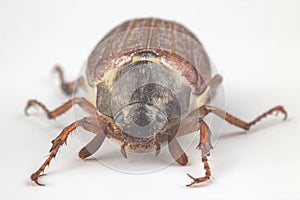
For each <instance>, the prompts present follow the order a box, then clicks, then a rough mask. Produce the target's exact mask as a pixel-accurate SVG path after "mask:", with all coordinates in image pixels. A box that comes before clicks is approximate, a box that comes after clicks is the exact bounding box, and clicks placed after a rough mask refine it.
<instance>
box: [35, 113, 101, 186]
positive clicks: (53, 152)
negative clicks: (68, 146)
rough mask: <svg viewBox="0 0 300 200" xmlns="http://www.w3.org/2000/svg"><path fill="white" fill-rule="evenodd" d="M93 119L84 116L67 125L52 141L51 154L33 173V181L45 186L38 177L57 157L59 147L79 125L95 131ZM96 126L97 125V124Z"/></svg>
mask: <svg viewBox="0 0 300 200" xmlns="http://www.w3.org/2000/svg"><path fill="white" fill-rule="evenodd" d="M92 121H94V120H93V119H91V118H84V119H81V120H78V121H75V122H73V123H72V124H70V125H69V126H67V127H65V128H64V129H63V130H62V132H61V133H60V134H59V135H58V136H57V137H56V138H55V139H54V140H53V141H52V147H51V148H50V151H49V152H50V155H49V156H48V158H47V159H46V161H45V162H44V163H43V164H42V165H41V167H40V168H39V169H38V170H37V171H36V172H35V173H33V174H32V175H31V176H30V178H31V180H32V181H33V182H35V183H36V184H37V185H40V186H44V184H41V183H40V182H39V181H38V178H39V177H40V176H42V175H43V174H42V173H43V172H44V170H45V168H46V167H47V166H48V165H49V164H50V162H51V160H52V159H53V158H55V156H56V154H57V152H58V150H59V148H60V147H61V146H62V145H63V144H64V143H66V141H67V138H68V136H69V135H70V133H71V132H72V131H74V130H75V129H76V128H77V127H82V128H83V129H85V130H87V131H91V130H92V131H95V130H94V129H93V128H91V127H92V126H91V124H92ZM95 126H96V125H95Z"/></svg>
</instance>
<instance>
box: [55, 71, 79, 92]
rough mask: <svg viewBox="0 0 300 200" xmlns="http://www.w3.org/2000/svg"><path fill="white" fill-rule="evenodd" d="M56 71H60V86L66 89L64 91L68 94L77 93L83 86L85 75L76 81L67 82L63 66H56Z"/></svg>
mask: <svg viewBox="0 0 300 200" xmlns="http://www.w3.org/2000/svg"><path fill="white" fill-rule="evenodd" d="M54 71H55V72H56V73H58V77H59V80H60V87H61V89H62V90H63V91H64V93H65V94H67V95H71V94H73V93H76V92H77V90H78V88H80V87H82V86H83V84H84V79H83V77H79V78H77V79H76V80H75V81H72V82H65V77H64V73H63V71H62V69H61V66H59V65H57V66H55V68H54Z"/></svg>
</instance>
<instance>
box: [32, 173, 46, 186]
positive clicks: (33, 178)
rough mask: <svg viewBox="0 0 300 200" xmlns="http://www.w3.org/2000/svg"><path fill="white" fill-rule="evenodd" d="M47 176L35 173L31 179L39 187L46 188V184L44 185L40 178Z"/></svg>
mask: <svg viewBox="0 0 300 200" xmlns="http://www.w3.org/2000/svg"><path fill="white" fill-rule="evenodd" d="M45 175H46V174H37V173H34V174H32V175H31V176H30V179H31V180H32V181H33V182H34V183H35V184H37V185H39V186H45V184H42V183H40V182H39V181H38V179H39V177H41V176H45Z"/></svg>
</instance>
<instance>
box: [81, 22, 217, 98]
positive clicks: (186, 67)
mask: <svg viewBox="0 0 300 200" xmlns="http://www.w3.org/2000/svg"><path fill="white" fill-rule="evenodd" d="M145 50H151V51H153V52H155V53H156V54H157V55H158V57H160V59H161V62H162V64H164V65H166V66H167V67H170V68H171V69H173V70H177V71H178V72H179V74H181V75H182V76H184V77H185V78H186V80H187V81H188V82H189V83H190V85H191V87H192V88H193V90H194V92H195V93H198V94H200V93H202V92H203V91H204V89H205V87H206V85H207V82H208V81H209V80H210V79H211V67H210V62H209V59H208V56H207V54H206V52H205V50H204V48H203V46H202V44H201V43H200V41H199V40H198V39H197V38H196V36H195V35H194V34H193V33H192V32H190V31H189V30H188V29H187V28H185V27H184V26H182V25H180V24H178V23H176V22H173V21H166V20H161V19H156V18H143V19H134V20H130V21H127V22H124V23H122V24H121V25H119V26H117V27H116V28H114V29H113V30H112V31H110V32H109V33H108V34H107V35H106V36H105V37H104V38H103V39H102V40H101V41H100V42H99V43H98V44H97V45H96V47H95V48H94V50H93V51H92V53H91V55H90V56H89V58H88V62H87V69H86V75H87V81H88V83H89V84H90V85H96V84H97V83H98V82H99V81H100V80H101V78H102V77H103V76H104V73H105V72H106V71H107V70H109V69H111V68H118V67H122V66H125V65H127V64H129V63H131V62H132V57H133V56H134V55H135V54H136V53H138V52H141V51H145Z"/></svg>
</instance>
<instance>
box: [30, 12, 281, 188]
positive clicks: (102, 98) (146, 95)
mask: <svg viewBox="0 0 300 200" xmlns="http://www.w3.org/2000/svg"><path fill="white" fill-rule="evenodd" d="M55 70H56V71H57V72H58V73H59V75H60V79H61V87H62V89H63V91H64V92H65V93H66V94H72V93H73V92H75V91H76V90H77V88H79V87H83V88H85V89H86V90H87V91H88V96H87V97H74V98H72V99H70V100H69V101H67V102H66V103H65V104H63V105H62V106H60V107H58V108H57V109H55V110H53V111H49V110H48V109H47V108H46V107H45V106H44V105H43V104H42V103H40V102H38V101H36V100H29V101H28V104H27V106H26V108H25V112H26V113H27V110H28V108H30V107H31V106H38V107H40V108H41V109H43V110H44V111H45V112H46V113H47V116H48V117H49V118H50V119H52V118H56V117H58V116H60V115H61V114H63V113H64V112H66V111H67V110H69V109H70V108H71V107H72V106H73V105H75V104H77V105H79V106H80V107H81V108H82V109H83V110H84V111H86V113H87V114H88V115H89V116H88V117H86V118H83V119H80V120H77V121H75V122H73V123H72V124H70V125H69V126H67V127H66V128H64V129H63V130H62V132H61V133H60V134H59V135H58V136H57V137H56V138H55V139H54V140H53V141H52V147H51V149H50V155H49V157H48V158H47V159H46V161H45V162H44V163H43V165H42V166H41V167H40V168H39V169H38V170H37V171H36V172H35V173H33V174H32V175H31V180H32V181H34V182H35V183H37V184H38V185H42V184H40V183H39V182H38V178H39V176H41V175H42V173H43V171H44V169H45V167H46V166H47V165H49V163H50V161H51V160H52V159H53V158H54V157H55V156H56V154H57V152H58V149H59V148H60V146H61V145H63V144H64V143H65V142H66V140H67V138H68V136H69V134H70V133H71V132H72V131H73V130H75V129H76V128H77V127H81V128H83V129H85V130H87V131H89V132H92V133H94V134H95V137H94V138H93V139H92V140H91V141H90V143H88V144H87V145H86V146H85V147H83V148H82V149H81V150H80V152H79V157H80V158H82V159H84V158H86V157H88V156H91V155H92V154H93V153H94V152H96V151H97V150H98V149H99V147H100V146H101V144H102V142H103V141H104V139H105V138H110V139H113V140H115V141H117V142H118V143H119V145H120V149H121V153H122V155H123V156H124V157H127V154H126V152H127V151H133V152H151V151H154V152H155V154H156V155H158V154H159V152H160V149H161V147H162V146H163V145H167V146H168V149H169V151H170V154H171V156H172V157H173V158H174V160H175V161H176V162H177V163H179V164H180V165H185V164H186V163H187V162H188V158H187V155H186V154H185V152H184V151H183V150H182V148H181V147H180V145H179V143H178V142H177V137H179V136H182V135H185V134H188V133H191V132H193V131H200V140H199V145H198V147H199V149H200V150H201V153H202V162H203V163H204V169H205V171H206V173H205V176H203V177H201V178H194V177H192V176H190V175H189V176H190V177H191V178H192V183H191V184H189V185H188V186H191V185H193V184H195V183H200V182H203V181H206V180H208V179H210V176H211V171H210V167H209V164H208V161H207V156H208V155H209V153H210V150H211V148H212V145H211V142H210V131H209V127H208V125H207V124H206V123H205V121H204V117H205V116H206V115H207V114H209V113H214V114H216V115H218V116H219V117H221V118H223V119H224V120H226V121H228V122H229V123H231V124H233V125H235V126H237V127H240V128H242V129H245V130H248V129H249V128H250V127H251V126H252V125H254V124H255V123H256V122H258V121H259V120H260V119H261V118H263V117H265V116H266V115H268V114H271V113H273V112H275V111H277V112H282V113H283V114H284V115H285V118H286V116H287V113H286V111H285V110H284V108H283V107H282V106H276V107H274V108H272V109H270V110H269V111H267V112H265V113H263V114H262V115H260V116H259V117H257V118H256V119H254V120H253V121H251V122H249V123H247V122H244V121H242V120H240V119H238V118H235V117H234V116H232V115H230V114H228V113H227V112H225V111H222V110H220V109H218V108H216V107H213V106H208V105H207V104H208V103H209V101H210V100H211V99H212V98H213V96H214V94H215V91H216V89H217V86H218V85H219V84H220V83H221V81H222V78H221V76H220V75H215V76H212V73H211V65H210V62H209V59H208V56H207V54H206V52H205V50H204V48H203V46H202V44H201V43H200V41H199V40H198V39H197V38H196V36H195V35H194V34H193V33H191V32H190V31H189V30H188V29H187V28H185V27H184V26H182V25H180V24H178V23H175V22H171V21H165V20H160V19H155V18H145V19H134V20H130V21H127V22H125V23H123V24H121V25H119V26H117V27H116V28H114V29H113V30H112V31H111V32H110V33H108V34H107V35H106V36H105V37H104V38H103V39H102V40H101V41H100V42H99V43H98V44H97V45H96V47H95V48H94V50H93V51H92V53H91V55H90V56H89V58H88V62H87V66H86V71H85V75H84V76H83V77H80V78H78V79H77V80H76V81H74V82H72V83H66V82H65V81H64V77H63V73H62V71H61V69H60V67H56V68H55Z"/></svg>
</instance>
